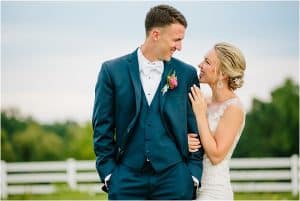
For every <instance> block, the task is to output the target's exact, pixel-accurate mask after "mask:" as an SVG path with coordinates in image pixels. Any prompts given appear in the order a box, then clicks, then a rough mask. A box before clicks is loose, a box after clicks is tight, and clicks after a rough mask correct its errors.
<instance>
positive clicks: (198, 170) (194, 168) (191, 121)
mask: <svg viewBox="0 0 300 201" xmlns="http://www.w3.org/2000/svg"><path fill="white" fill-rule="evenodd" d="M191 81H192V82H191V83H190V86H189V91H190V87H191V86H192V85H193V84H196V85H197V86H199V81H198V77H197V72H196V70H195V71H194V72H193V75H192V79H191ZM187 111H188V112H187V113H188V133H199V131H198V128H197V122H196V118H195V115H194V112H193V109H192V105H191V103H190V101H188V103H187ZM203 154H204V150H203V149H202V148H201V149H199V151H197V152H193V153H189V161H188V167H189V169H190V171H191V174H192V176H194V177H196V178H197V179H198V180H199V182H200V181H201V177H202V171H203V164H202V161H203Z"/></svg>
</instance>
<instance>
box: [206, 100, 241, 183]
mask: <svg viewBox="0 0 300 201" xmlns="http://www.w3.org/2000/svg"><path fill="white" fill-rule="evenodd" d="M209 102H210V101H209V99H208V103H209ZM230 105H236V106H238V107H240V108H241V109H242V110H243V111H244V109H243V106H242V104H241V101H240V99H239V98H238V97H234V98H231V99H228V100H227V101H225V102H223V103H220V104H208V107H207V117H208V124H209V128H210V130H211V132H212V133H214V132H215V131H216V128H217V127H218V124H219V121H220V118H221V117H222V115H223V114H224V111H225V110H226V109H227V108H228V106H230ZM244 113H245V112H244ZM244 120H245V116H244ZM243 128H244V122H243V124H242V125H241V127H240V129H239V133H238V134H237V135H236V137H235V140H234V143H233V144H232V146H231V148H230V150H229V152H228V153H227V155H226V157H225V158H224V160H223V161H222V162H220V163H219V164H217V165H213V164H212V163H211V162H210V160H209V159H208V157H207V155H206V154H204V160H203V175H202V180H201V184H202V186H205V185H209V186H211V184H217V185H222V186H223V185H224V186H227V187H229V188H231V186H230V175H229V161H230V158H231V156H232V153H233V151H234V148H235V146H236V144H237V142H238V140H239V138H240V135H241V132H242V130H243Z"/></svg>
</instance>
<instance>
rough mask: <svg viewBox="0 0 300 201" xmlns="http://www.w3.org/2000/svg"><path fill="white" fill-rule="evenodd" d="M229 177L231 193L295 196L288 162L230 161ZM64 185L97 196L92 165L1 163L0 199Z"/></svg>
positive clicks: (293, 163)
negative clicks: (287, 193) (274, 193)
mask: <svg viewBox="0 0 300 201" xmlns="http://www.w3.org/2000/svg"><path fill="white" fill-rule="evenodd" d="M230 176H231V181H232V186H233V190H234V191H235V192H291V193H292V194H293V195H296V194H297V193H299V181H300V161H299V157H298V156H297V155H293V156H291V157H289V158H233V159H232V160H231V164H230ZM58 184H67V185H68V187H69V188H71V189H73V190H79V191H89V192H94V193H100V192H102V191H101V188H100V183H99V177H98V175H97V173H96V170H95V161H75V160H74V159H68V160H67V161H58V162H20V163H19V162H18V163H6V162H5V161H1V191H0V193H1V198H4V199H5V198H7V196H8V195H11V194H25V193H31V194H50V193H54V192H56V191H57V190H59V185H58Z"/></svg>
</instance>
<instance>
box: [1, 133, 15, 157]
mask: <svg viewBox="0 0 300 201" xmlns="http://www.w3.org/2000/svg"><path fill="white" fill-rule="evenodd" d="M1 160H5V161H7V162H11V161H15V160H16V156H15V152H14V151H13V147H12V145H11V143H10V141H9V139H8V136H7V133H6V131H5V130H3V129H1Z"/></svg>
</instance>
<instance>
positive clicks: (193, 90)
mask: <svg viewBox="0 0 300 201" xmlns="http://www.w3.org/2000/svg"><path fill="white" fill-rule="evenodd" d="M191 92H192V95H193V97H194V99H196V98H197V94H196V91H195V89H194V86H192V87H191Z"/></svg>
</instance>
